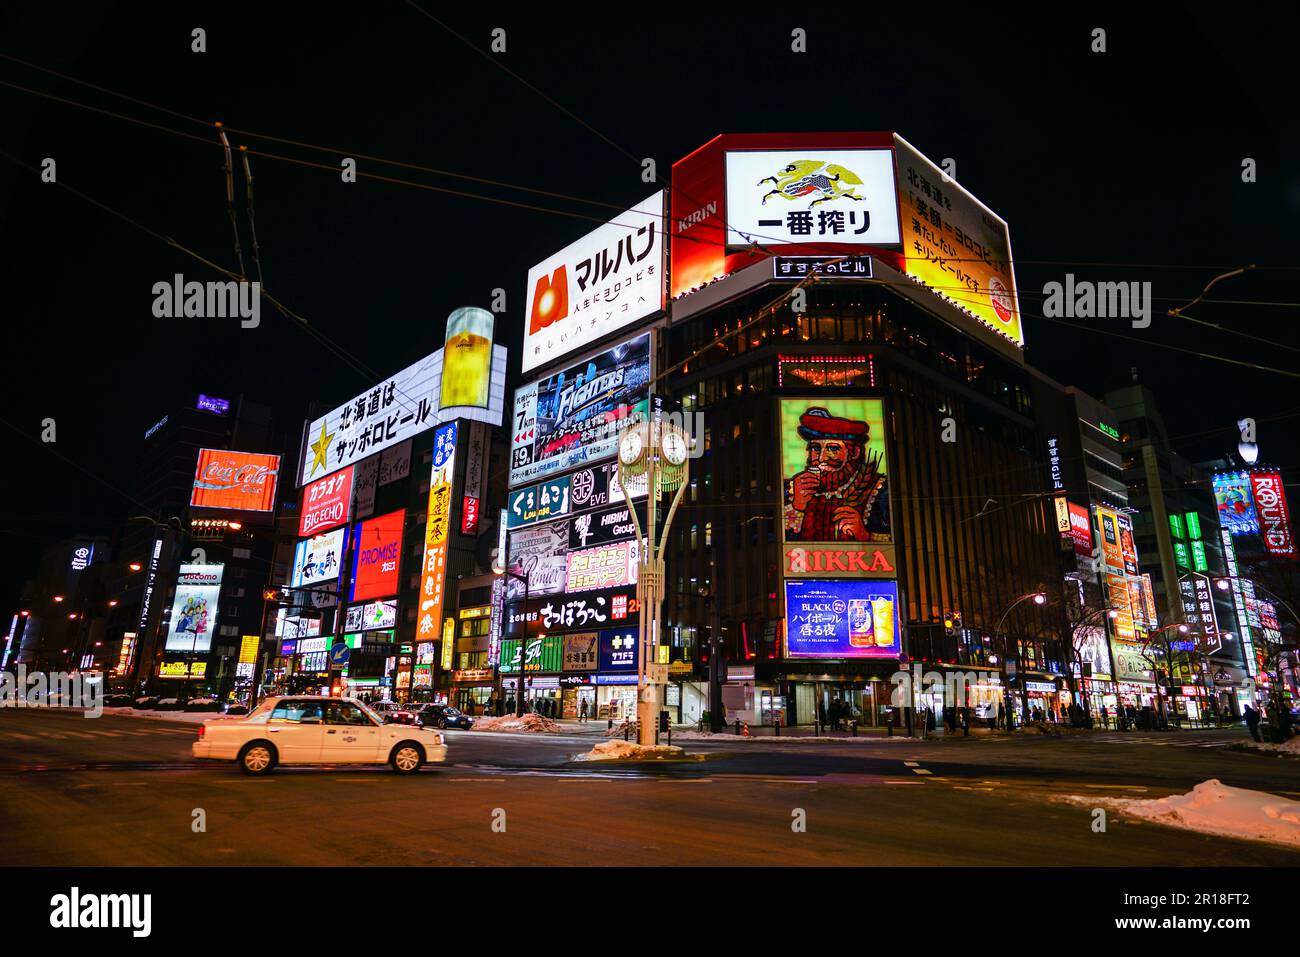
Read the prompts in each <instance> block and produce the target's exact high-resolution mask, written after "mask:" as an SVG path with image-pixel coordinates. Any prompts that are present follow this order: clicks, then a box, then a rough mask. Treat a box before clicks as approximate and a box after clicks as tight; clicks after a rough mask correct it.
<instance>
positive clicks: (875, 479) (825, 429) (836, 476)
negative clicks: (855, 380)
mask: <svg viewBox="0 0 1300 957" xmlns="http://www.w3.org/2000/svg"><path fill="white" fill-rule="evenodd" d="M780 414H781V432H780V435H781V477H782V486H783V489H784V504H785V518H784V522H783V526H782V527H783V529H784V539H785V542H787V543H794V542H838V543H847V542H858V543H865V542H871V543H872V544H873V545H875V546H877V547H879V546H884V545H889V546H890V547H889V548H888V549H884V548H882V549H881V550H882V551H884V552H885V553H886V558H887V560H888V564H890V565H893V564H896V563H895V562H894V561H893V554H892V542H893V540H894V539H893V534H892V529H891V525H890V517H889V487H888V476H889V467H888V459H887V457H886V453H885V412H884V403H883V401H882V400H880V399H833V398H828V397H818V398H814V399H782V400H781V412H780ZM872 560H873V561H874V556H872Z"/></svg>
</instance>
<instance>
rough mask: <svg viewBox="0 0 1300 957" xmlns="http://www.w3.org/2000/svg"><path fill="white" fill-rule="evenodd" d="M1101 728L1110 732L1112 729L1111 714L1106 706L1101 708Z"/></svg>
mask: <svg viewBox="0 0 1300 957" xmlns="http://www.w3.org/2000/svg"><path fill="white" fill-rule="evenodd" d="M1101 726H1102V727H1103V728H1106V729H1108V730H1109V728H1110V712H1109V711H1108V710H1106V706H1105V705H1102V706H1101Z"/></svg>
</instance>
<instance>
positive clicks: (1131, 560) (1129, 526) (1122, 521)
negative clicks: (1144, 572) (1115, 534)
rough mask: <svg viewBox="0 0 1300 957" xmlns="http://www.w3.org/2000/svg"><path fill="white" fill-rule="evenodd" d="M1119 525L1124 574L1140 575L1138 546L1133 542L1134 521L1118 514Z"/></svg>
mask: <svg viewBox="0 0 1300 957" xmlns="http://www.w3.org/2000/svg"><path fill="white" fill-rule="evenodd" d="M1115 517H1116V520H1117V523H1118V525H1119V553H1120V558H1121V559H1122V560H1123V562H1124V574H1126V575H1136V574H1137V573H1138V557H1137V545H1136V544H1135V543H1134V541H1133V520H1132V519H1131V518H1129V517H1128V516H1127V515H1125V514H1123V513H1117V514H1116V516H1115Z"/></svg>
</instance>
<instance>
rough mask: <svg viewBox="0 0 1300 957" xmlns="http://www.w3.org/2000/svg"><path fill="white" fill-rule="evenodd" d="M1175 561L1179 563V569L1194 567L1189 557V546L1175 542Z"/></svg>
mask: <svg viewBox="0 0 1300 957" xmlns="http://www.w3.org/2000/svg"><path fill="white" fill-rule="evenodd" d="M1174 561H1175V562H1177V563H1178V567H1179V568H1191V567H1192V563H1191V561H1190V560H1189V559H1188V556H1187V546H1186V545H1184V544H1183V543H1182V542H1174Z"/></svg>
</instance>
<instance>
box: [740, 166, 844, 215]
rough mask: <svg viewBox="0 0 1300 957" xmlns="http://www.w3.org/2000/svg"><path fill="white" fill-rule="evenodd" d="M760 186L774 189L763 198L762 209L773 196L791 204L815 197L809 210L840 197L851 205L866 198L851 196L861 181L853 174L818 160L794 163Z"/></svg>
mask: <svg viewBox="0 0 1300 957" xmlns="http://www.w3.org/2000/svg"><path fill="white" fill-rule="evenodd" d="M764 183H771V184H772V185H773V186H774V187H776V188H775V189H773V190H772V191H771V192H769V193H766V194H765V195H764V196H763V205H765V206H766V205H767V201H768V200H769V199H771V198H772V197H773V196H780V197H781V198H782V199H784V200H787V201H789V202H793V201H794V200H796V199H802V198H803V197H804V196H809V195H812V194H814V193H815V194H818V195H817V198H816V199H814V200H813V201H812V202H811V203H809V204H808V208H809V209H812V208H813V207H814V206H816V205H817V204H818V203H827V202H830V201H831V200H833V199H840V198H841V197H844V198H848V199H851V200H853V201H855V202H861V201H862V200H864V199H865V198H866V197H865V196H856V195H854V191H853V187H855V186H861V185H862V180H861V179H859V178H858V174H857V173H855V172H853V170H851V169H846V168H845V167H843V166H840V165H838V164H836V163H827V162H824V161H822V160H815V159H810V160H795V161H794V162H793V163H790V164H789V165H788V166H785V167H783V168H782V169H781V170H780V171H779V172H777V174H776V175H774V176H768V177H767V178H765V179H760V180H759V181H758V185H759V186H762V185H763V184H764Z"/></svg>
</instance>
